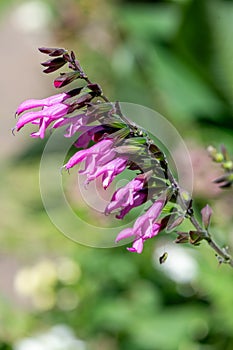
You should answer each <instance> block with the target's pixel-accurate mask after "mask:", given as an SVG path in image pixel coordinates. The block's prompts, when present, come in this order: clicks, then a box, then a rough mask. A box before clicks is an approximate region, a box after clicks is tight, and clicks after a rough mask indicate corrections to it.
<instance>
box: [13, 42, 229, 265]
mask: <svg viewBox="0 0 233 350" xmlns="http://www.w3.org/2000/svg"><path fill="white" fill-rule="evenodd" d="M39 50H40V52H41V53H43V54H47V55H48V56H49V59H48V60H47V61H45V62H43V63H42V66H44V67H45V69H44V72H45V73H52V72H54V71H56V70H58V69H60V68H61V67H63V66H64V65H68V68H69V72H66V73H60V75H59V76H58V77H57V78H56V79H55V80H54V86H55V88H58V89H59V88H61V87H64V86H67V85H69V84H70V83H71V82H73V81H75V80H80V81H81V80H82V81H83V82H84V84H80V85H82V86H81V87H77V88H75V89H72V90H68V91H66V92H62V93H59V94H56V95H54V96H50V97H47V98H45V99H42V100H37V99H30V100H26V101H24V102H23V103H21V104H20V105H19V107H18V108H17V111H16V116H17V117H18V120H17V122H16V125H15V128H14V129H13V131H19V130H20V129H21V128H22V127H24V126H25V125H26V124H33V125H37V127H38V130H37V131H36V132H33V133H32V134H31V137H33V138H41V139H43V138H44V137H45V133H46V130H47V129H48V128H49V129H50V130H51V129H57V128H61V127H63V126H66V131H65V134H64V136H65V137H71V136H74V135H76V133H78V134H77V139H76V141H75V142H74V146H75V147H76V149H77V151H76V152H75V153H74V155H73V156H72V157H71V158H70V159H69V160H68V161H67V163H66V164H64V166H63V168H65V169H67V170H69V169H71V168H73V167H75V166H76V165H77V164H79V163H81V162H84V163H85V166H84V169H83V170H80V171H79V173H82V174H85V175H86V182H85V183H86V184H88V183H89V182H90V181H93V180H95V179H96V178H98V177H101V180H102V185H103V188H104V189H106V188H108V186H109V185H110V184H111V183H112V181H113V180H114V178H115V177H116V176H117V175H118V174H120V173H122V172H123V171H124V170H125V169H129V170H131V171H132V172H133V174H134V178H133V179H132V180H131V181H129V182H128V183H127V184H126V185H125V186H123V187H120V188H118V189H117V190H116V191H115V193H114V194H113V196H112V198H111V201H110V202H109V204H108V205H107V207H106V209H105V214H106V215H107V214H110V213H115V214H116V218H117V219H119V220H121V219H123V218H124V216H125V215H127V213H129V212H130V211H131V209H133V208H135V207H138V206H140V205H142V204H145V203H147V205H146V207H147V210H145V211H144V212H143V214H142V215H141V216H139V217H138V218H137V219H136V221H135V222H134V225H133V227H130V228H126V229H124V230H122V231H121V232H120V233H119V234H118V235H117V237H116V242H119V241H121V240H123V239H125V238H132V240H133V243H132V246H131V247H128V248H127V249H128V250H129V251H130V252H137V253H141V252H142V250H143V245H144V243H145V241H146V240H147V239H150V238H153V237H154V236H156V235H158V234H159V233H160V232H161V231H162V230H166V231H167V232H170V231H175V232H176V234H177V238H176V240H175V242H176V243H179V244H181V243H190V244H192V245H194V246H197V245H199V244H200V242H201V241H203V240H204V241H206V242H207V243H208V244H209V245H210V247H211V248H212V249H213V250H214V251H215V254H216V256H217V258H218V260H219V262H220V263H226V264H229V265H230V266H231V267H233V259H232V257H231V256H230V254H229V252H228V249H227V248H226V247H223V248H222V247H220V246H219V245H218V244H217V243H216V242H215V241H214V239H213V237H212V235H211V233H210V230H209V228H210V220H211V216H212V209H211V207H210V206H209V205H208V204H207V205H206V206H205V207H204V208H203V209H202V210H201V218H202V222H201V223H200V222H199V221H198V220H197V219H196V216H195V213H194V210H193V201H192V198H191V196H190V194H189V193H188V192H187V191H186V190H184V189H182V188H181V187H180V185H179V183H178V182H177V180H176V178H175V177H174V176H173V174H172V172H171V170H170V168H169V164H168V162H167V159H166V156H165V154H164V152H163V151H162V150H161V149H160V148H159V147H158V145H156V143H155V142H154V141H153V140H152V139H151V138H150V136H149V135H148V133H147V131H145V130H144V129H142V128H141V127H140V126H138V125H136V124H135V123H133V122H132V121H130V120H128V119H127V117H126V116H125V115H124V114H123V112H122V110H121V106H120V104H119V103H118V102H114V103H113V102H110V101H109V100H108V98H107V97H106V96H105V95H104V94H103V91H102V89H101V87H100V85H98V84H96V83H93V82H91V81H90V79H89V77H88V76H87V74H86V73H85V72H84V71H83V69H82V67H81V66H80V63H79V61H78V60H77V59H76V57H75V54H74V52H73V51H71V53H69V52H68V51H67V50H65V49H62V48H45V47H42V48H40V49H39ZM38 107H40V110H38ZM80 132H81V134H80ZM208 151H209V154H210V156H211V158H212V160H213V161H215V162H218V163H220V165H221V166H222V169H223V171H224V174H223V175H222V176H221V177H220V178H218V179H216V180H215V182H216V183H217V184H219V186H220V187H231V185H232V183H233V162H232V160H231V159H230V157H229V155H228V153H227V150H226V149H225V147H224V146H222V148H221V150H220V151H218V150H217V149H215V148H213V147H209V149H208ZM184 219H188V220H190V222H191V224H192V227H193V229H192V230H189V231H188V232H186V231H184V232H183V231H181V230H179V226H180V225H181V223H182V222H183V220H184ZM166 257H167V253H165V254H164V256H162V257H161V258H160V263H163V262H164V261H165V260H166Z"/></svg>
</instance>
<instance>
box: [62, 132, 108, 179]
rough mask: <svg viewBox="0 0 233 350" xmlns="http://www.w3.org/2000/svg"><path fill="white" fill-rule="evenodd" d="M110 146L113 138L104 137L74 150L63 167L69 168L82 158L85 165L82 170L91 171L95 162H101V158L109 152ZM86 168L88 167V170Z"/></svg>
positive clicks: (95, 165) (94, 166)
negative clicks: (81, 148)
mask: <svg viewBox="0 0 233 350" xmlns="http://www.w3.org/2000/svg"><path fill="white" fill-rule="evenodd" d="M112 146H113V140H107V139H104V140H102V141H100V142H98V143H96V144H95V145H94V146H92V147H90V148H88V149H85V150H81V151H78V152H76V153H75V154H74V155H73V156H72V157H71V158H70V159H69V161H68V162H67V163H66V164H65V165H64V167H65V168H66V169H70V168H73V167H74V166H75V165H76V164H78V163H80V162H82V161H83V160H86V167H85V170H84V171H85V172H87V173H92V172H93V171H94V170H95V169H96V167H97V163H98V162H101V159H102V158H103V157H104V156H105V155H106V154H108V153H109V151H110V150H111V149H112ZM114 154H115V153H114ZM90 164H91V167H90ZM99 164H100V163H99ZM87 168H88V169H89V170H88V171H87ZM84 171H82V172H84Z"/></svg>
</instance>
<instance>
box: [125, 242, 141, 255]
mask: <svg viewBox="0 0 233 350" xmlns="http://www.w3.org/2000/svg"><path fill="white" fill-rule="evenodd" d="M143 243H144V241H143V239H142V238H139V239H136V240H135V241H134V242H133V245H132V247H131V248H127V249H128V250H129V251H130V252H133V253H138V254H141V252H142V251H143Z"/></svg>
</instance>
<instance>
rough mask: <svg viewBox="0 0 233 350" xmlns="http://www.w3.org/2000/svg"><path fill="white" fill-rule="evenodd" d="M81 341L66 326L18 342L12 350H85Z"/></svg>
mask: <svg viewBox="0 0 233 350" xmlns="http://www.w3.org/2000/svg"><path fill="white" fill-rule="evenodd" d="M85 349H86V346H85V343H84V342H83V341H82V340H79V339H77V338H76V337H75V335H74V333H73V331H72V330H71V329H70V328H69V327H67V326H66V325H57V326H54V327H52V328H51V329H50V330H49V331H47V332H46V333H42V334H40V335H36V336H34V337H30V338H25V339H21V340H19V341H18V342H17V343H16V344H15V345H14V347H13V350H85Z"/></svg>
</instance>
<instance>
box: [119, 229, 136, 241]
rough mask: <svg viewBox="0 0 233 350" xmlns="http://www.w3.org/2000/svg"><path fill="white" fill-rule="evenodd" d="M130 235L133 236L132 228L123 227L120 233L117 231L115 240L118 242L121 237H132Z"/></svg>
mask: <svg viewBox="0 0 233 350" xmlns="http://www.w3.org/2000/svg"><path fill="white" fill-rule="evenodd" d="M132 236H134V231H133V229H132V228H131V227H129V228H125V229H124V230H122V231H121V232H120V233H118V235H117V237H116V239H115V242H119V241H121V240H122V239H126V238H129V237H132Z"/></svg>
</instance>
